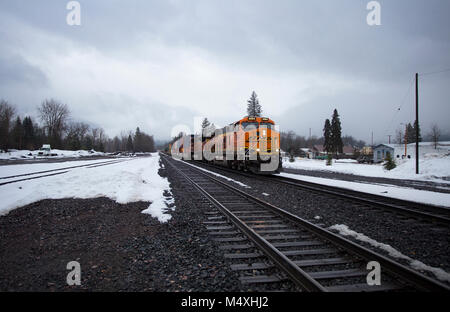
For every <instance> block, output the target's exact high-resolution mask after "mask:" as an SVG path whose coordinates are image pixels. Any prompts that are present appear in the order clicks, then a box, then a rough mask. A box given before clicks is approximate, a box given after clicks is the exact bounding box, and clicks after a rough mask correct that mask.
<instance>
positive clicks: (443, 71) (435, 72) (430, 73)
mask: <svg viewBox="0 0 450 312" xmlns="http://www.w3.org/2000/svg"><path fill="white" fill-rule="evenodd" d="M448 71H450V68H447V69H443V70H438V71H434V72H429V73H423V74H419V76H428V75H434V74H440V73H445V72H448Z"/></svg>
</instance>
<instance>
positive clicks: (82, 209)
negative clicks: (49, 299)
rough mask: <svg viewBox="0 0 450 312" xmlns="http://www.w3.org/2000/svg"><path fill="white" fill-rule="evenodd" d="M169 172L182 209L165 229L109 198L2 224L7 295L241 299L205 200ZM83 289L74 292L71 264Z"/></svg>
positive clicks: (52, 203) (47, 204) (2, 283)
mask: <svg viewBox="0 0 450 312" xmlns="http://www.w3.org/2000/svg"><path fill="white" fill-rule="evenodd" d="M171 171H172V170H171V169H169V170H167V169H161V170H160V174H161V175H168V176H169V180H170V182H171V187H172V192H173V194H174V195H175V198H176V201H175V205H176V209H175V210H174V211H171V215H172V219H171V220H169V222H167V223H164V224H161V223H159V222H158V221H157V220H156V219H154V218H152V217H151V216H149V215H146V214H142V213H141V211H142V210H144V209H146V208H147V207H148V203H143V202H141V203H132V204H127V205H120V204H117V203H115V202H114V201H112V200H109V199H106V198H96V199H85V200H80V199H62V200H43V201H40V202H37V203H34V204H31V205H28V206H25V207H22V208H19V209H16V210H13V211H12V212H10V213H9V214H8V215H6V216H2V217H0V238H1V239H0V290H1V291H77V290H81V291H241V290H254V289H252V288H248V287H244V286H242V285H241V284H240V282H239V280H238V276H237V275H236V274H235V273H234V272H232V271H231V270H230V269H229V263H228V262H227V261H226V259H225V258H224V257H223V256H222V253H221V252H220V251H219V250H218V246H217V245H216V243H215V242H213V241H212V240H211V238H210V237H209V235H208V233H207V231H206V228H205V226H204V225H203V224H202V221H203V220H204V218H205V215H204V209H205V207H202V205H200V204H197V203H196V202H198V195H197V193H194V192H193V191H192V190H191V189H190V188H189V187H187V186H186V185H185V184H183V181H182V180H181V179H180V178H179V177H177V176H176V175H174V174H173V172H171ZM73 260H75V261H78V262H79V263H80V265H81V286H68V285H67V284H66V276H67V274H68V273H69V270H67V269H66V265H67V263H68V262H69V261H73Z"/></svg>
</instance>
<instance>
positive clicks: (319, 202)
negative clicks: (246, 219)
mask: <svg viewBox="0 0 450 312" xmlns="http://www.w3.org/2000/svg"><path fill="white" fill-rule="evenodd" d="M204 168H205V169H207V170H210V171H215V172H217V173H220V174H222V175H225V176H228V177H230V178H232V179H235V180H237V181H240V182H242V183H244V184H246V185H248V186H250V187H251V188H244V187H241V186H239V185H238V184H236V183H234V182H230V181H226V180H223V181H224V182H226V183H228V184H230V185H231V186H233V187H237V188H241V189H242V190H244V191H245V192H248V193H250V194H254V195H256V196H257V197H259V198H261V199H263V200H265V201H267V202H269V203H272V204H274V205H275V206H278V207H280V208H283V209H285V210H287V211H289V212H291V213H294V214H296V215H298V216H299V217H301V218H304V219H306V220H309V221H311V222H313V223H316V224H320V225H321V226H323V227H330V226H332V225H335V224H345V225H347V226H348V227H349V228H350V229H352V230H354V231H356V232H359V233H363V234H365V235H367V236H369V237H370V238H372V239H375V240H377V241H378V242H381V243H385V244H389V245H391V246H392V247H394V248H395V249H397V250H398V251H400V252H401V253H403V254H404V255H406V256H409V257H411V258H413V259H416V260H419V261H422V262H424V263H425V264H427V265H430V266H434V267H439V268H442V269H444V270H445V271H447V272H450V229H443V228H436V227H434V226H430V224H427V223H418V222H415V221H414V222H405V221H400V220H399V218H398V217H396V216H395V215H393V214H391V213H384V212H375V211H373V210H372V211H370V210H368V209H365V208H363V207H360V206H357V205H352V204H348V203H347V202H346V201H345V200H343V199H337V198H333V197H330V196H328V195H318V194H314V193H311V192H309V191H304V190H300V189H298V188H296V187H293V186H289V185H285V184H280V183H271V184H267V183H263V182H261V181H260V180H257V179H251V178H247V177H244V176H242V175H240V174H238V173H236V174H234V173H229V172H226V171H223V170H221V169H219V168H218V169H216V168H211V167H206V166H205V167H204ZM262 193H267V194H269V196H265V195H263V194H262ZM316 216H319V217H320V219H319V220H317V219H315V217H316ZM352 240H353V239H352ZM354 241H355V242H357V243H358V244H362V245H364V246H366V247H369V248H371V249H372V250H374V251H376V252H379V253H382V254H385V255H386V256H389V255H388V254H387V253H386V252H384V251H382V250H381V249H379V248H375V247H373V246H371V245H369V244H366V243H363V242H361V241H356V240H354ZM393 259H394V260H396V261H399V262H402V263H404V264H408V265H409V263H408V262H405V261H404V260H398V259H395V258H393ZM426 274H428V273H426ZM430 276H431V277H433V278H434V276H433V275H430Z"/></svg>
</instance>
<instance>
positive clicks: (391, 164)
mask: <svg viewBox="0 0 450 312" xmlns="http://www.w3.org/2000/svg"><path fill="white" fill-rule="evenodd" d="M383 166H384V168H385V169H386V170H392V169H394V168H395V167H397V165H396V164H395V160H394V159H392V157H391V153H388V154H387V156H386V162H385V163H384V164H383Z"/></svg>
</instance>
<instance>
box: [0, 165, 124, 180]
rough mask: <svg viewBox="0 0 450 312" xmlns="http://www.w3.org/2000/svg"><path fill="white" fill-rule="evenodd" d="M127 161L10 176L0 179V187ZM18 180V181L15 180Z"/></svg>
mask: <svg viewBox="0 0 450 312" xmlns="http://www.w3.org/2000/svg"><path fill="white" fill-rule="evenodd" d="M126 160H127V159H119V160H108V161H104V162H98V163H90V164H84V165H78V166H70V167H63V168H58V169H51V170H44V171H37V172H31V173H24V174H18V175H12V176H6V177H0V186H2V185H6V184H10V183H17V182H22V181H27V180H33V179H40V178H44V177H50V176H55V175H60V174H64V173H67V172H69V171H70V170H72V169H76V168H81V167H87V168H95V167H101V166H107V165H112V164H116V163H119V162H123V161H126ZM15 178H19V179H15ZM9 179H14V180H9Z"/></svg>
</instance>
